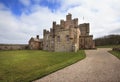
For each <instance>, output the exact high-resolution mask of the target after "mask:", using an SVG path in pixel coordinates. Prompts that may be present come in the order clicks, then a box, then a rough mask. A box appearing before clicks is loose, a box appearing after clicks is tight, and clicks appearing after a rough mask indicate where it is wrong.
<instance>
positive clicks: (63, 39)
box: [29, 13, 95, 52]
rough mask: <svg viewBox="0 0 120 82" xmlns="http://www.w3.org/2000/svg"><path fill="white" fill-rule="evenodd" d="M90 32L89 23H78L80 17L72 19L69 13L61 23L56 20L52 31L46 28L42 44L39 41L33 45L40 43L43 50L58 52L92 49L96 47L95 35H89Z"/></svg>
mask: <svg viewBox="0 0 120 82" xmlns="http://www.w3.org/2000/svg"><path fill="white" fill-rule="evenodd" d="M89 32H90V31H89V23H83V24H78V18H75V19H72V15H71V14H70V13H69V14H68V15H67V16H66V21H65V20H60V24H56V22H55V21H54V22H53V25H52V28H50V31H48V30H46V29H44V31H43V42H42V43H41V44H42V46H41V45H40V44H37V42H34V43H33V44H32V45H35V46H37V45H39V47H41V49H43V50H47V51H56V52H64V51H65V52H69V51H75V52H76V51H77V50H79V49H92V48H95V44H94V41H93V35H89ZM31 39H32V38H31ZM39 41H40V40H39ZM30 44H31V43H30V41H29V45H30ZM39 47H38V48H39Z"/></svg>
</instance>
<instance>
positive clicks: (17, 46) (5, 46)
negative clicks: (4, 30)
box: [0, 44, 28, 50]
mask: <svg viewBox="0 0 120 82" xmlns="http://www.w3.org/2000/svg"><path fill="white" fill-rule="evenodd" d="M25 49H28V44H0V50H25Z"/></svg>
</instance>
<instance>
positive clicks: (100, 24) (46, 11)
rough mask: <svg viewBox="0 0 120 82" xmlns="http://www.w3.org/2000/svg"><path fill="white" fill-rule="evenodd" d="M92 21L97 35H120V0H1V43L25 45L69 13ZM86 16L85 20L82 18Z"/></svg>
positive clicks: (80, 21)
mask: <svg viewBox="0 0 120 82" xmlns="http://www.w3.org/2000/svg"><path fill="white" fill-rule="evenodd" d="M68 13H71V14H72V17H73V18H79V24H80V23H83V22H86V23H90V31H91V32H90V34H93V35H94V38H97V37H101V36H104V35H108V34H120V0H0V43H16V44H25V43H27V42H28V40H29V39H30V37H35V36H36V35H37V34H38V35H40V37H41V38H42V34H43V29H49V28H51V27H52V22H53V21H57V23H59V20H60V19H64V20H65V16H66V14H68ZM83 17H84V20H83Z"/></svg>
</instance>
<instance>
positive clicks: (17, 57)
mask: <svg viewBox="0 0 120 82" xmlns="http://www.w3.org/2000/svg"><path fill="white" fill-rule="evenodd" d="M83 58H85V53H84V51H83V50H81V51H78V52H77V53H74V52H46V51H40V50H21V51H19V50H18V51H17V50H16V51H0V82H28V81H32V80H35V79H38V78H40V77H43V76H45V75H47V74H50V73H52V72H54V71H56V70H59V69H61V68H64V67H66V66H68V65H71V64H73V63H75V62H77V61H79V60H81V59H83Z"/></svg>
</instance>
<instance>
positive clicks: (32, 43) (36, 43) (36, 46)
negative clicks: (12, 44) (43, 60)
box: [29, 35, 42, 50]
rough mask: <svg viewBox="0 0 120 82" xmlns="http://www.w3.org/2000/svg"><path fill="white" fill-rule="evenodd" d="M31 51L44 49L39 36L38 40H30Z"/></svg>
mask: <svg viewBox="0 0 120 82" xmlns="http://www.w3.org/2000/svg"><path fill="white" fill-rule="evenodd" d="M29 49H34V50H36V49H42V39H39V35H37V36H36V38H33V37H31V39H30V40H29Z"/></svg>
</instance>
